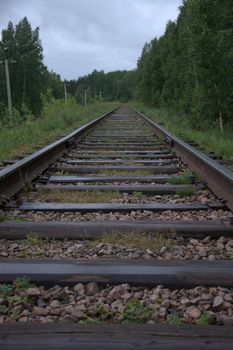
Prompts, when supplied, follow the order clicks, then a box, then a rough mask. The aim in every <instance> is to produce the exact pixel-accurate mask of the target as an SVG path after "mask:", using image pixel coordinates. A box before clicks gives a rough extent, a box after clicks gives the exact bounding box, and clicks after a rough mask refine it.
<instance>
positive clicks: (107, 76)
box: [68, 70, 136, 105]
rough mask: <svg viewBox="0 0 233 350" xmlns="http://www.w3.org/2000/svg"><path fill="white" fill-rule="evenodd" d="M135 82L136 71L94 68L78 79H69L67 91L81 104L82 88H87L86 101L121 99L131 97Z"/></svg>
mask: <svg viewBox="0 0 233 350" xmlns="http://www.w3.org/2000/svg"><path fill="white" fill-rule="evenodd" d="M135 83H136V71H134V70H132V71H126V70H124V71H115V72H109V73H105V72H104V71H97V70H94V71H93V72H92V73H91V74H88V75H86V76H83V77H81V78H79V79H78V80H71V81H69V82H68V84H69V93H70V94H71V95H72V96H75V99H76V101H77V102H78V103H80V104H81V105H84V90H87V102H88V103H90V102H92V101H95V102H101V101H103V100H106V101H121V102H127V101H129V100H131V99H132V98H133V95H134V89H135Z"/></svg>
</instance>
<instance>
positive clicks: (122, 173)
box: [99, 169, 153, 176]
mask: <svg viewBox="0 0 233 350" xmlns="http://www.w3.org/2000/svg"><path fill="white" fill-rule="evenodd" d="M99 174H101V175H105V176H152V175H153V173H152V172H151V171H149V170H135V171H132V170H131V171H128V170H123V169H122V170H101V171H100V172H99Z"/></svg>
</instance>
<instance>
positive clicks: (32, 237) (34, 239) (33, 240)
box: [26, 232, 48, 245]
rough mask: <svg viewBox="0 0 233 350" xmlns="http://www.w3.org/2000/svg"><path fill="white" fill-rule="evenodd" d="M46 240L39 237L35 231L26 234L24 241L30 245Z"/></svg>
mask: <svg viewBox="0 0 233 350" xmlns="http://www.w3.org/2000/svg"><path fill="white" fill-rule="evenodd" d="M47 241H48V240H47V239H45V238H42V237H40V236H39V235H38V234H37V233H34V232H30V233H29V235H28V236H27V240H26V243H27V244H30V245H38V244H41V243H45V242H47Z"/></svg>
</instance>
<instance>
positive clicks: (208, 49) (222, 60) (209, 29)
mask: <svg viewBox="0 0 233 350" xmlns="http://www.w3.org/2000/svg"><path fill="white" fill-rule="evenodd" d="M6 48H7V50H6ZM5 58H8V60H9V62H10V63H9V66H10V77H11V82H12V100H13V104H14V107H16V108H17V110H18V111H20V112H21V114H22V115H23V114H24V113H25V110H26V111H28V110H30V111H31V112H32V113H33V115H36V116H39V115H40V113H41V108H42V104H43V98H44V97H46V96H48V97H49V96H53V97H55V98H63V97H64V86H63V84H64V82H62V81H61V79H60V77H59V75H57V74H55V73H53V72H49V71H48V69H47V67H46V66H45V65H44V63H43V48H42V43H41V41H40V38H39V29H38V28H36V29H35V30H34V29H32V27H31V25H30V23H29V21H28V20H27V18H24V19H23V20H22V21H20V22H19V23H18V24H17V25H16V26H14V25H13V24H12V23H11V22H9V24H8V27H7V29H6V30H3V32H2V40H1V41H0V61H1V62H2V64H0V115H1V114H2V115H3V111H4V110H6V106H7V96H6V83H5V70H4V64H3V63H4V60H5ZM66 87H67V93H68V96H69V95H70V96H74V97H75V98H76V101H77V102H78V103H81V104H84V91H85V90H87V97H88V100H89V102H90V101H91V99H95V100H98V99H99V100H103V99H104V100H107V101H121V102H128V101H130V100H137V101H141V102H144V103H146V104H149V105H152V106H155V107H166V108H171V109H172V110H173V111H177V112H180V113H181V114H182V115H184V116H186V118H189V119H190V123H191V124H192V125H193V126H196V127H200V126H201V125H203V124H204V123H211V125H215V124H216V123H219V121H220V122H221V123H222V122H223V124H226V125H233V121H232V119H233V118H232V114H233V6H232V0H184V1H183V4H182V6H181V7H180V13H179V15H178V18H177V20H176V21H175V22H172V21H170V22H169V23H168V24H167V27H166V31H165V33H164V35H163V36H161V37H160V38H155V39H153V40H152V41H151V42H150V43H146V44H145V46H144V48H143V50H142V54H141V56H140V58H139V59H138V64H137V68H136V69H135V70H132V71H115V72H110V73H105V72H104V71H97V70H94V71H93V72H92V73H91V74H88V75H86V76H83V77H80V78H78V79H76V80H70V81H67V82H66ZM1 112H2V113H1ZM221 123H220V124H221Z"/></svg>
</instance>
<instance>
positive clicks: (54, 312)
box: [50, 307, 62, 316]
mask: <svg viewBox="0 0 233 350" xmlns="http://www.w3.org/2000/svg"><path fill="white" fill-rule="evenodd" d="M61 313H62V309H61V308H59V307H56V308H55V309H51V310H50V315H53V316H60V315H61Z"/></svg>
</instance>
